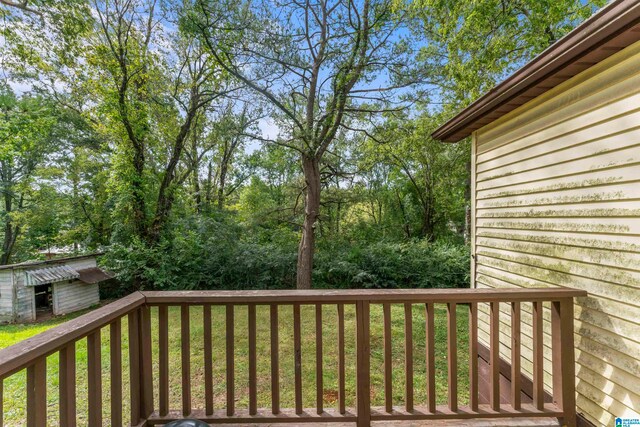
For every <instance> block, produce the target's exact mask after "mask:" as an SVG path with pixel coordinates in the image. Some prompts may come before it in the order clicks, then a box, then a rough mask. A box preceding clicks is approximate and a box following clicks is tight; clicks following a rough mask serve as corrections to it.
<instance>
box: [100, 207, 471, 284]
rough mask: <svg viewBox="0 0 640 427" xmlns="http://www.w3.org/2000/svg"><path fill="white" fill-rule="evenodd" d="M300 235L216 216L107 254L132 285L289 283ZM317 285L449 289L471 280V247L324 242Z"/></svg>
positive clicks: (111, 264) (318, 260)
mask: <svg viewBox="0 0 640 427" xmlns="http://www.w3.org/2000/svg"><path fill="white" fill-rule="evenodd" d="M296 257H297V236H296V235H295V234H294V233H291V231H289V230H281V231H276V232H275V233H273V234H261V233H259V232H255V231H254V230H252V231H248V230H247V229H246V228H243V227H241V226H239V225H237V224H232V223H228V222H226V221H225V220H224V218H223V219H222V220H221V219H211V218H209V219H202V218H199V219H188V220H184V221H182V222H181V223H179V224H177V225H176V226H175V227H174V229H173V230H172V231H171V232H170V233H167V235H166V237H165V238H164V239H163V240H162V241H161V242H160V243H159V244H158V245H157V246H156V247H152V248H149V247H148V246H146V245H145V244H144V243H142V242H140V241H134V242H133V243H131V244H130V245H128V246H124V245H118V244H114V245H112V247H111V248H110V250H109V251H108V252H107V254H106V256H105V257H104V260H103V262H104V264H105V267H106V268H108V269H110V270H112V271H114V272H116V273H117V276H118V279H119V280H120V282H121V283H122V284H123V285H122V286H121V287H120V293H121V294H124V293H127V292H129V291H131V290H132V289H139V288H142V289H145V288H146V289H158V290H177V289H278V288H294V287H295V280H296ZM313 278H314V286H315V287H316V288H453V287H466V286H468V280H469V250H468V249H467V248H466V247H465V246H462V245H457V244H453V243H446V242H436V243H429V242H427V241H424V240H416V241H410V242H405V243H390V242H377V243H373V244H370V245H361V244H349V243H348V242H335V241H330V242H329V241H324V242H323V241H321V244H320V245H319V247H318V250H317V252H316V260H315V268H314V273H313Z"/></svg>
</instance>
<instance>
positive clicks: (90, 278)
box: [78, 267, 113, 285]
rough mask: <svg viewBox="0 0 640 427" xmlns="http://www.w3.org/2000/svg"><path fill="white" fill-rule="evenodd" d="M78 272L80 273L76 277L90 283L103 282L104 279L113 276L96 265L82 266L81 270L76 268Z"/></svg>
mask: <svg viewBox="0 0 640 427" xmlns="http://www.w3.org/2000/svg"><path fill="white" fill-rule="evenodd" d="M78 273H79V274H80V276H79V277H78V279H79V280H80V281H82V282H84V283H88V284H90V285H92V284H94V283H99V282H104V281H105V280H109V279H112V278H113V275H112V274H110V273H108V272H106V271H104V270H101V269H100V268H98V267H91V268H83V269H82V270H78Z"/></svg>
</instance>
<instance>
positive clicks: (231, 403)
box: [225, 304, 235, 416]
mask: <svg viewBox="0 0 640 427" xmlns="http://www.w3.org/2000/svg"><path fill="white" fill-rule="evenodd" d="M233 310H234V306H233V304H227V306H226V321H225V327H226V331H227V333H226V339H227V343H226V346H227V415H228V416H232V415H233V414H234V413H235V371H234V369H235V366H234V365H235V363H234V353H235V352H234V339H235V338H234V335H235V334H234V323H233V322H234V318H233V317H234V316H233Z"/></svg>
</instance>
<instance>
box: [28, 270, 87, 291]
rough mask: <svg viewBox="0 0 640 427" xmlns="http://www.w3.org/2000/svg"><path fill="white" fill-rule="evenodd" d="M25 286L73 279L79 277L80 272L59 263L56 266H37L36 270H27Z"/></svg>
mask: <svg viewBox="0 0 640 427" xmlns="http://www.w3.org/2000/svg"><path fill="white" fill-rule="evenodd" d="M26 273H27V281H26V285H27V286H38V285H42V284H45V283H54V282H63V281H65V280H73V279H77V278H78V277H80V274H79V273H78V272H77V271H76V270H74V269H73V268H71V267H69V266H68V265H59V266H56V267H47V268H39V269H37V270H28V271H26Z"/></svg>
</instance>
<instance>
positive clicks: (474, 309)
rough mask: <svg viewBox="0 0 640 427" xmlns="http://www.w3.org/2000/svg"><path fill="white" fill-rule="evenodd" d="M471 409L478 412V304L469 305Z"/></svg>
mask: <svg viewBox="0 0 640 427" xmlns="http://www.w3.org/2000/svg"><path fill="white" fill-rule="evenodd" d="M469 407H470V408H471V410H472V411H474V412H477V411H478V303H476V302H472V303H471V304H469Z"/></svg>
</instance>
